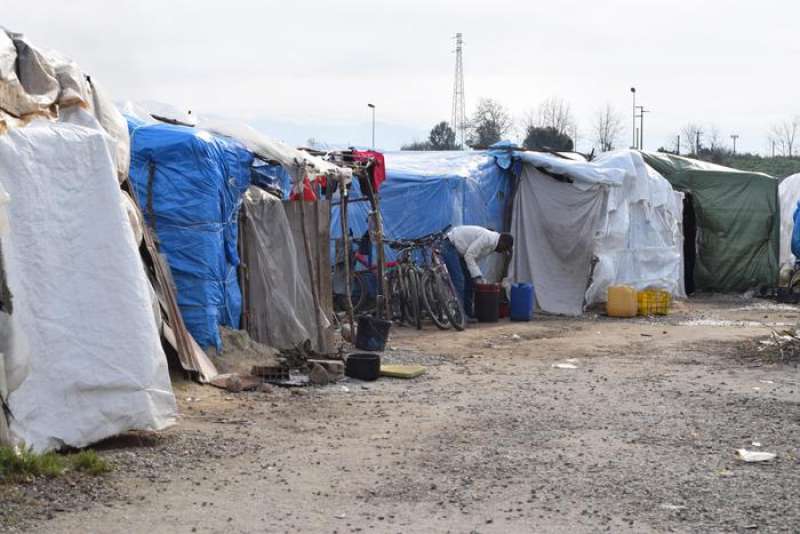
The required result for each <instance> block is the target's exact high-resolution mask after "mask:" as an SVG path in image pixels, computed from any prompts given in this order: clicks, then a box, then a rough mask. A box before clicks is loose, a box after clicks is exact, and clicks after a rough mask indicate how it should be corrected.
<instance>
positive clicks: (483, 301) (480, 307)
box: [475, 284, 500, 323]
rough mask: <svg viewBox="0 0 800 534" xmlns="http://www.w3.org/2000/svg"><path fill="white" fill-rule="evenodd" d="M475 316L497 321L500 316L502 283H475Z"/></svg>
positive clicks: (488, 320)
mask: <svg viewBox="0 0 800 534" xmlns="http://www.w3.org/2000/svg"><path fill="white" fill-rule="evenodd" d="M475 318H476V319H478V321H479V322H481V323H496V322H497V321H498V320H499V318H500V285H498V284H475Z"/></svg>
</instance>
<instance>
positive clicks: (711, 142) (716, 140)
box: [706, 124, 725, 152]
mask: <svg viewBox="0 0 800 534" xmlns="http://www.w3.org/2000/svg"><path fill="white" fill-rule="evenodd" d="M706 144H708V148H709V149H710V150H711V151H712V152H718V151H724V150H725V146H724V142H723V141H722V133H720V131H719V128H717V126H716V125H715V124H711V125H709V126H708V136H707V137H706Z"/></svg>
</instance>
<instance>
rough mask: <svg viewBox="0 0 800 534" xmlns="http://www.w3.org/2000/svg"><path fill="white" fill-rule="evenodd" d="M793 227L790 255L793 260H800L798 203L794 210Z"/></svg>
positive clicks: (799, 204)
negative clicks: (792, 255)
mask: <svg viewBox="0 0 800 534" xmlns="http://www.w3.org/2000/svg"><path fill="white" fill-rule="evenodd" d="M792 219H793V220H794V227H793V228H792V254H794V257H795V258H800V224H799V223H800V202H798V203H797V208H795V210H794V217H793V218H792Z"/></svg>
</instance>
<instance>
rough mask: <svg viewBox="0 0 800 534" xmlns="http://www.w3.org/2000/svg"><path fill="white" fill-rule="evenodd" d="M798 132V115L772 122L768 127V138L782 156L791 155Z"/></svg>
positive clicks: (799, 124) (793, 151)
mask: <svg viewBox="0 0 800 534" xmlns="http://www.w3.org/2000/svg"><path fill="white" fill-rule="evenodd" d="M798 133H800V116H796V117H794V118H792V119H790V120H785V121H782V122H779V123H776V124H773V125H772V127H771V128H770V129H769V140H770V142H771V143H772V144H773V146H774V147H775V148H776V149H777V150H778V153H779V154H780V155H782V156H787V157H790V158H791V157H793V156H794V154H795V149H794V148H795V144H796V142H797V136H798Z"/></svg>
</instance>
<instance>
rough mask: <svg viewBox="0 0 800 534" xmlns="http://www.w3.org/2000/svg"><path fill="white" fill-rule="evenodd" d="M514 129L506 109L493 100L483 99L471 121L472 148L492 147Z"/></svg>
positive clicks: (470, 140)
mask: <svg viewBox="0 0 800 534" xmlns="http://www.w3.org/2000/svg"><path fill="white" fill-rule="evenodd" d="M513 127H514V121H513V120H512V119H511V115H510V114H509V113H508V111H507V110H506V108H505V107H503V105H502V104H500V103H499V102H497V101H496V100H492V99H491V98H481V100H480V101H479V102H478V108H477V109H476V110H475V114H474V115H473V116H472V120H471V121H470V139H469V143H468V144H469V145H470V146H483V147H485V146H490V145H493V144H494V143H497V142H498V141H501V140H502V139H503V136H505V135H506V134H507V133H509V132H510V131H511V129H512V128H513Z"/></svg>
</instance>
